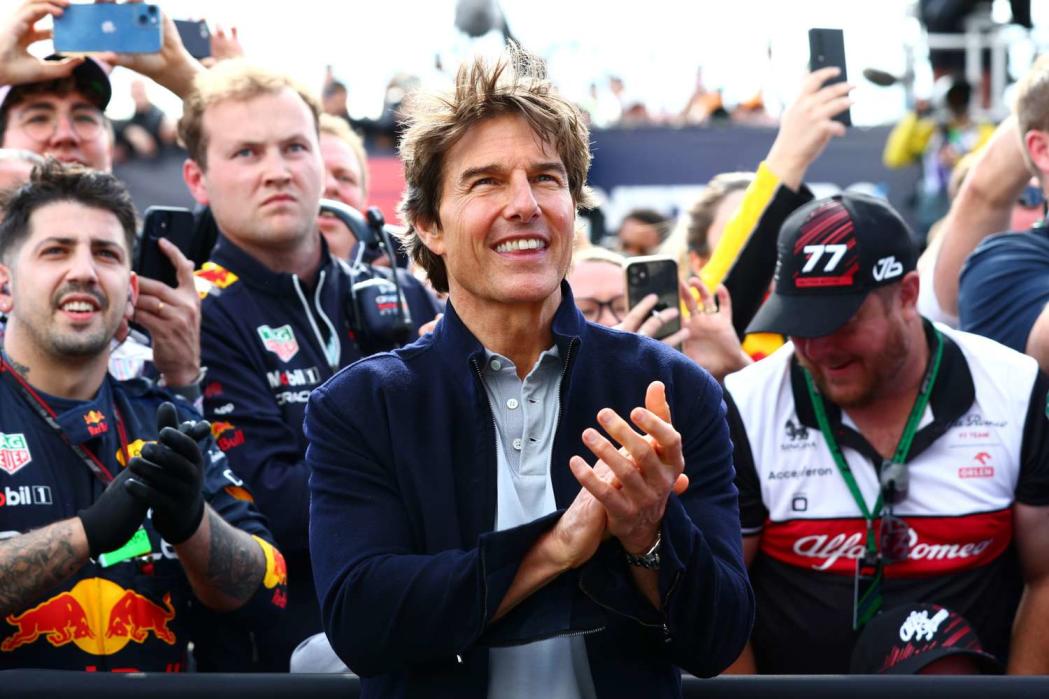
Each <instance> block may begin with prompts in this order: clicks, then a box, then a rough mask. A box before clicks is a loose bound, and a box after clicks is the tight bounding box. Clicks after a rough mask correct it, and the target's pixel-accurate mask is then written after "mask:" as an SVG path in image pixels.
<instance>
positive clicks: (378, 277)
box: [320, 199, 412, 351]
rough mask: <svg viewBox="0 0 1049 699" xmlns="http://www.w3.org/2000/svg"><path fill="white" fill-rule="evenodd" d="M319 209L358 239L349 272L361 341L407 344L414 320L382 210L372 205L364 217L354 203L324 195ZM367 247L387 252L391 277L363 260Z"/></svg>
mask: <svg viewBox="0 0 1049 699" xmlns="http://www.w3.org/2000/svg"><path fill="white" fill-rule="evenodd" d="M320 209H321V211H322V212H327V213H331V214H332V215H334V216H335V217H336V218H338V219H339V220H340V221H342V223H343V224H345V226H346V227H347V228H349V229H350V232H351V233H353V235H354V237H356V238H357V241H358V243H359V245H358V246H357V254H356V256H355V257H354V260H353V262H352V264H351V265H349V272H350V299H351V304H352V315H353V317H354V319H355V321H356V322H355V326H356V327H355V330H356V331H357V333H358V336H359V338H360V339H361V340H363V343H362V344H365V345H368V344H374V346H373V347H368V348H366V349H367V350H368V351H377V350H378V349H380V348H385V347H388V346H389V345H391V344H392V345H395V346H399V345H403V344H406V343H407V342H409V341H410V340H411V339H412V338H411V331H412V320H411V315H410V313H409V311H408V301H407V299H406V298H405V296H404V293H403V292H402V290H401V280H400V278H399V274H400V270H399V269H398V268H397V257H396V253H395V252H394V247H393V241H392V239H391V238H390V234H389V232H388V231H387V229H386V220H385V218H384V217H383V215H382V212H381V211H380V210H379V209H378V208H376V207H374V206H373V207H370V208H369V209H368V213H367V217H365V215H363V214H361V212H360V211H358V210H357V209H355V208H353V207H352V206H348V205H347V204H344V203H342V202H340V201H335V200H333V199H321V203H320ZM366 250H372V251H382V252H383V253H385V255H386V257H387V259H389V261H390V271H389V277H388V278H387V276H386V273H385V270H380V269H378V268H375V267H373V266H371V265H367V264H365V263H364V253H365V251H366Z"/></svg>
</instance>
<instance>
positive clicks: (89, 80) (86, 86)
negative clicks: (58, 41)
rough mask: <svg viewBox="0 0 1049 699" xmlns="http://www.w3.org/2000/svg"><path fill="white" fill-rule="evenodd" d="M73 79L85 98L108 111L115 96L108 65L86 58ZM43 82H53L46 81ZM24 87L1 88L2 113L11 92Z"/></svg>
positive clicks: (56, 58)
mask: <svg viewBox="0 0 1049 699" xmlns="http://www.w3.org/2000/svg"><path fill="white" fill-rule="evenodd" d="M63 58H65V56H61V55H59V54H57V53H54V54H51V55H50V56H48V57H47V58H45V59H44V60H45V61H60V60H62V59H63ZM72 78H73V80H74V82H76V86H77V88H78V89H79V90H80V91H81V92H82V93H83V94H84V97H87V98H88V99H89V100H91V101H92V102H93V103H94V104H95V106H97V107H98V108H99V109H100V110H102V111H105V110H106V107H107V106H108V105H109V100H110V98H111V97H112V96H113V88H112V86H111V85H110V84H109V66H108V65H107V64H105V63H103V62H102V61H99V60H98V59H96V58H91V57H89V56H85V57H84V60H83V61H82V62H81V63H80V65H78V66H77V67H76V68H74V69H73V73H72ZM41 82H45V83H46V82H51V81H50V80H44V81H41ZM33 84H35V83H24V84H23V85H33ZM23 85H2V86H0V112H2V111H4V110H5V109H6V108H7V104H6V103H7V98H8V97H9V96H10V95H11V92H12V91H13V90H17V89H18V88H19V87H22V86H23Z"/></svg>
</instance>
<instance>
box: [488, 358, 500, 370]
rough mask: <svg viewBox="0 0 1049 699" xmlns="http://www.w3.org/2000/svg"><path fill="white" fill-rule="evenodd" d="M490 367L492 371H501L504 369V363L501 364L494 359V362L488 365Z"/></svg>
mask: <svg viewBox="0 0 1049 699" xmlns="http://www.w3.org/2000/svg"><path fill="white" fill-rule="evenodd" d="M488 366H490V367H491V368H492V371H499V370H500V369H502V368H503V363H502V362H500V361H499V360H498V359H493V360H492V361H491V362H490V363H489V364H488Z"/></svg>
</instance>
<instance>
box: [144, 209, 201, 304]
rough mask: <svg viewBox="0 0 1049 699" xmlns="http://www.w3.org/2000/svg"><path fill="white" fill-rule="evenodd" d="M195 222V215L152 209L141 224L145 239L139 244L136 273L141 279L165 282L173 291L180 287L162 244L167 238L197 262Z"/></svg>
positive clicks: (187, 211)
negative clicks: (174, 288)
mask: <svg viewBox="0 0 1049 699" xmlns="http://www.w3.org/2000/svg"><path fill="white" fill-rule="evenodd" d="M195 231H196V222H195V221H194V219H193V212H192V211H190V210H189V209H182V208H178V207H171V206H151V207H149V208H148V209H146V216H145V219H144V220H143V222H142V237H141V238H140V239H139V241H138V256H137V258H136V260H135V272H137V273H138V274H139V276H142V277H148V278H149V279H156V280H158V281H162V282H164V283H165V284H167V285H168V286H170V287H176V286H178V277H177V276H176V274H175V266H174V265H173V264H171V260H169V259H168V256H167V255H165V254H164V251H163V250H161V249H160V245H159V240H160V239H161V238H167V239H168V240H169V241H171V242H172V243H174V244H175V247H177V248H178V249H179V250H181V251H182V254H183V255H185V256H186V257H188V258H190V259H194V254H195V252H196V251H195V249H194V247H195V245H194V243H195V241H194V238H195Z"/></svg>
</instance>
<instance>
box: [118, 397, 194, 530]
mask: <svg viewBox="0 0 1049 699" xmlns="http://www.w3.org/2000/svg"><path fill="white" fill-rule="evenodd" d="M210 431H211V425H209V424H208V422H207V421H205V420H201V421H199V422H184V423H182V425H181V426H179V424H178V413H176V412H175V406H174V405H172V404H171V403H164V404H163V405H161V406H160V408H158V409H157V441H156V443H154V444H147V445H146V446H144V447H143V448H142V452H141V454H140V455H139V456H137V457H135V458H134V459H132V460H131V463H129V464H128V467H127V470H128V471H130V472H131V477H130V478H129V479H128V480H127V482H126V483H125V488H126V489H127V490H128V492H130V493H131V494H132V495H134V496H135V497H136V498H137V499H138V500H139V501H140V502H142V503H143V504H145V505H148V506H149V507H152V508H153V526H154V527H155V528H156V530H157V532H158V533H159V534H160V535H161V536H162V537H164V539H165V540H167V542H168V543H170V544H172V545H178V544H181V543H182V542H183V541H185V540H186V539H188V538H190V537H191V536H193V533H194V532H196V531H197V527H198V526H199V525H200V520H201V519H202V518H203V517H204V492H203V487H204V455H203V454H201V451H200V447H198V446H197V442H198V441H199V440H201V439H204V438H205V437H206V436H207V435H208V434H209V433H210Z"/></svg>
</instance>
